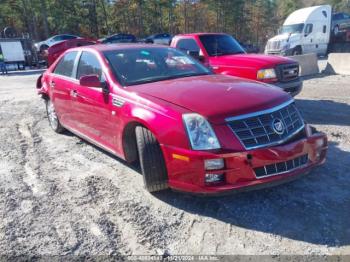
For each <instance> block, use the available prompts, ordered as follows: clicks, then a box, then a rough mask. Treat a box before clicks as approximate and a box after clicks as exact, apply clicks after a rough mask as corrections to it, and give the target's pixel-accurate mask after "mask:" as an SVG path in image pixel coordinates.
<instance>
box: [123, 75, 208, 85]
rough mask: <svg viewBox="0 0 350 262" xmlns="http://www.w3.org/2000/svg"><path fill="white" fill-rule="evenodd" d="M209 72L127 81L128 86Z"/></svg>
mask: <svg viewBox="0 0 350 262" xmlns="http://www.w3.org/2000/svg"><path fill="white" fill-rule="evenodd" d="M209 74H210V72H208V73H204V72H203V73H188V74H181V75H172V76H166V77H156V78H150V79H141V80H138V81H135V82H130V83H127V86H132V85H142V84H147V83H152V82H158V81H166V80H171V79H176V78H183V77H191V76H200V75H209Z"/></svg>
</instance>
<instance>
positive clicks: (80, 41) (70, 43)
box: [47, 38, 97, 66]
mask: <svg viewBox="0 0 350 262" xmlns="http://www.w3.org/2000/svg"><path fill="white" fill-rule="evenodd" d="M96 43H97V42H96V41H95V40H92V39H85V38H76V39H71V40H66V41H63V42H60V43H58V44H55V45H53V46H51V47H49V49H48V50H47V51H48V52H47V64H48V66H50V65H51V64H53V63H54V62H55V61H56V59H57V58H58V57H59V56H60V55H61V54H62V53H63V52H64V51H66V50H67V49H70V48H73V47H78V46H86V45H94V44H96Z"/></svg>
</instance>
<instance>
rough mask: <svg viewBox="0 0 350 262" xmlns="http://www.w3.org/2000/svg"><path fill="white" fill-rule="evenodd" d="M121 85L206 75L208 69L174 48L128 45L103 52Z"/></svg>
mask: <svg viewBox="0 0 350 262" xmlns="http://www.w3.org/2000/svg"><path fill="white" fill-rule="evenodd" d="M104 55H105V57H106V58H107V60H108V61H109V63H110V65H111V67H112V70H113V72H114V74H115V76H116V78H117V79H118V80H119V81H120V82H121V84H122V85H123V86H130V85H137V84H144V83H150V82H156V81H162V80H168V79H175V78H182V77H190V76H198V75H208V74H211V71H210V70H209V69H207V68H206V67H204V66H203V65H201V64H200V63H198V62H197V61H195V60H194V59H193V58H191V57H189V56H187V55H185V54H184V53H182V52H181V51H179V50H176V49H173V48H129V49H124V50H113V51H107V52H104Z"/></svg>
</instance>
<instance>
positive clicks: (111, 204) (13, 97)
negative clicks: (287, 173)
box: [0, 72, 350, 256]
mask: <svg viewBox="0 0 350 262" xmlns="http://www.w3.org/2000/svg"><path fill="white" fill-rule="evenodd" d="M37 77H38V73H36V72H27V73H26V72H22V73H18V74H11V75H10V76H7V77H4V76H0V141H1V143H0V217H1V219H0V254H1V255H25V256H27V255H30V256H36V255H84V256H86V255H87V256H95V255H109V256H118V255H130V254H133V255H135V254H144V255H147V254H163V253H170V254H176V255H179V254H221V255H224V254H250V255H252V254H268V255H283V254H301V255H305V254H313V255H324V254H350V219H349V215H350V190H349V188H350V86H349V82H350V77H344V76H326V75H319V76H317V77H314V78H310V79H306V80H305V82H304V90H303V91H302V93H301V94H300V95H299V96H298V97H297V99H296V100H297V104H298V106H299V107H300V108H301V111H302V113H303V115H304V116H305V118H306V119H307V120H308V122H309V123H311V124H313V125H315V126H316V127H317V128H318V129H319V130H321V131H323V132H325V133H327V134H328V138H329V140H330V144H329V153H328V159H327V162H326V164H325V165H323V166H321V167H319V168H317V169H315V170H314V171H313V172H312V173H311V174H310V175H309V176H306V177H304V178H302V179H300V180H297V181H295V182H292V183H289V184H286V185H282V186H278V187H275V188H272V189H268V190H261V191H255V192H247V193H241V194H236V195H233V196H229V197H221V198H200V197H194V196H188V195H184V194H180V193H175V192H171V191H168V192H165V193H161V194H156V195H151V194H149V193H147V192H146V191H145V190H144V189H143V183H142V177H141V175H140V174H139V171H138V169H137V168H133V167H131V166H129V165H127V164H126V163H125V162H123V161H122V160H119V159H118V158H116V157H113V156H111V155H109V154H108V153H106V152H104V151H102V150H99V149H98V148H96V147H94V146H92V145H91V144H89V143H87V142H84V141H82V140H81V139H79V138H78V137H76V136H74V135H72V134H70V133H68V132H67V133H65V134H63V135H58V134H55V133H54V132H53V131H52V130H51V129H50V128H49V125H48V121H47V118H46V116H45V110H44V104H43V102H42V101H41V100H40V99H39V97H37V95H36V93H35V81H36V78H37Z"/></svg>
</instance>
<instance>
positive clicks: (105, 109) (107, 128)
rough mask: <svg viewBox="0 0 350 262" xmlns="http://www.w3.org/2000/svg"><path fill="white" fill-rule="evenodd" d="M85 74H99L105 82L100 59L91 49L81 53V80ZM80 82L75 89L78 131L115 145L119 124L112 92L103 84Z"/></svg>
mask: <svg viewBox="0 0 350 262" xmlns="http://www.w3.org/2000/svg"><path fill="white" fill-rule="evenodd" d="M84 75H97V76H98V77H99V79H100V80H101V82H105V80H104V76H103V72H102V67H101V63H100V61H99V60H98V58H97V56H96V55H95V54H93V53H91V52H88V51H83V52H82V54H81V56H80V60H79V63H78V68H77V74H76V78H77V80H78V82H79V79H80V77H82V76H84ZM78 82H77V84H76V86H75V88H74V89H73V90H72V93H71V96H72V108H73V110H74V116H73V118H74V121H75V122H76V123H77V128H78V130H77V131H79V132H80V133H83V134H84V135H86V136H88V137H89V138H92V139H93V140H94V141H95V142H97V143H99V144H102V145H104V146H106V147H108V148H110V149H112V148H114V146H113V137H114V135H115V130H114V128H115V126H114V125H113V124H112V117H111V113H112V107H111V96H110V94H109V93H106V92H104V91H103V89H102V88H96V87H88V86H80V85H79V83H78Z"/></svg>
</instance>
